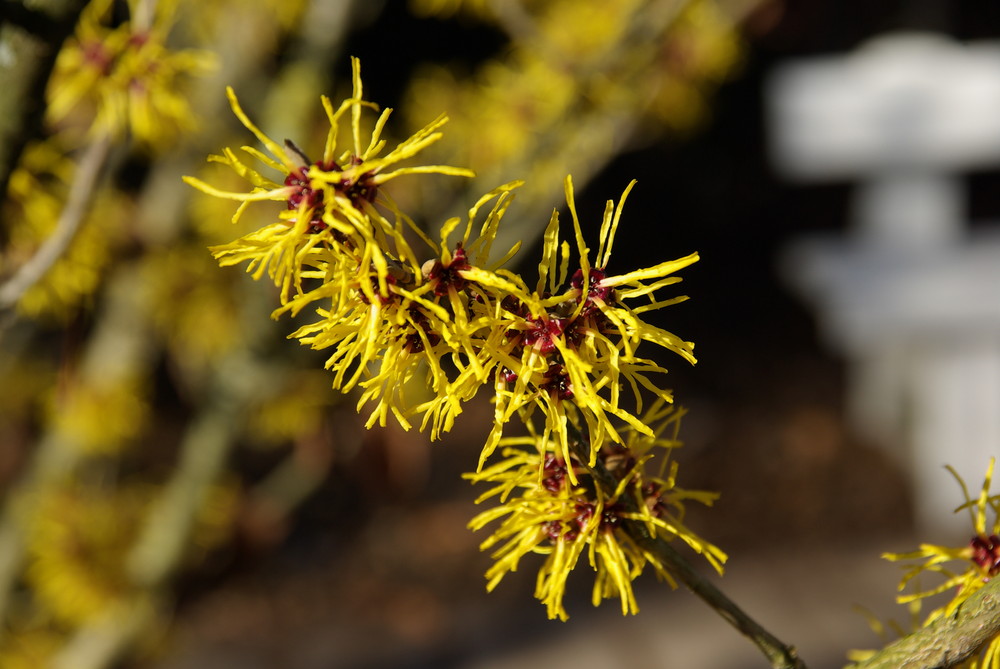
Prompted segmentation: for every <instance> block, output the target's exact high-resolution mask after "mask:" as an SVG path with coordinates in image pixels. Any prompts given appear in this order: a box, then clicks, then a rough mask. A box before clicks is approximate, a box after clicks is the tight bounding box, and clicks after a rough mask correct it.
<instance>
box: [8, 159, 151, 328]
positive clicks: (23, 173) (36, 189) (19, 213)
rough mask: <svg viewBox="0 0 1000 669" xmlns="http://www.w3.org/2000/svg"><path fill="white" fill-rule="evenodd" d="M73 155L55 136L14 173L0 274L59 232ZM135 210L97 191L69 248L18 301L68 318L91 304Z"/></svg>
mask: <svg viewBox="0 0 1000 669" xmlns="http://www.w3.org/2000/svg"><path fill="white" fill-rule="evenodd" d="M75 169H76V168H75V165H74V164H73V161H72V160H71V159H70V158H69V157H68V156H67V155H66V154H65V153H64V152H63V151H61V150H60V149H59V148H58V147H57V145H56V143H55V142H54V141H52V140H49V141H47V142H42V143H36V144H31V145H29V146H28V148H27V150H26V151H25V153H24V155H23V157H22V159H21V163H20V165H19V166H18V167H17V169H15V170H14V172H13V173H12V174H11V178H10V184H9V186H8V191H7V200H6V202H5V203H4V207H3V215H4V218H5V219H6V220H7V221H9V222H10V226H9V230H10V233H9V234H10V243H9V246H8V248H7V249H5V252H4V254H3V257H2V258H0V260H2V261H3V263H4V265H3V266H0V276H2V275H5V274H7V273H8V272H9V273H13V271H15V269H16V268H17V267H19V266H21V265H22V264H24V263H25V262H27V261H28V260H29V259H30V258H31V257H32V256H34V255H35V253H37V251H38V248H39V247H40V246H41V245H42V244H43V242H44V241H45V240H46V239H47V238H48V237H49V236H50V235H51V234H52V233H53V231H54V230H55V228H56V223H57V221H58V220H59V216H60V214H61V212H62V209H63V205H64V202H65V200H66V196H67V193H68V190H69V184H70V183H71V182H72V180H73V175H74V172H75ZM130 210H131V205H130V203H129V202H128V201H127V200H126V199H125V198H123V197H121V196H119V195H116V194H114V193H112V192H110V191H106V190H102V191H100V192H98V193H96V194H95V198H94V203H93V205H92V207H91V209H90V210H89V212H88V214H87V217H86V221H85V222H84V225H82V226H80V230H79V231H78V232H77V234H76V236H75V237H74V238H73V241H72V244H71V245H70V246H69V249H68V250H67V251H66V253H65V254H63V255H62V256H61V257H60V258H58V259H57V260H56V261H55V263H53V265H52V267H51V268H50V269H49V271H47V272H46V273H45V275H44V276H43V277H42V279H41V280H40V281H38V282H37V283H36V284H34V285H33V286H31V287H30V288H29V289H28V290H27V291H26V292H25V293H24V295H22V296H21V298H20V299H19V300H18V302H17V310H18V311H19V312H20V313H22V314H24V315H27V316H32V317H41V316H48V317H54V318H56V319H63V320H64V319H68V318H69V317H71V316H72V315H73V314H75V313H77V312H78V310H79V309H80V308H81V307H83V306H86V305H87V304H88V301H89V300H90V298H91V297H92V296H93V295H94V293H95V291H96V290H97V288H98V287H99V286H100V283H101V279H102V278H103V275H104V271H105V269H106V268H107V267H108V265H109V264H110V262H111V260H112V257H113V254H114V251H115V249H116V248H117V246H118V245H119V244H120V242H121V241H122V240H123V239H124V238H125V235H126V227H125V226H126V221H127V220H128V215H129V212H130Z"/></svg>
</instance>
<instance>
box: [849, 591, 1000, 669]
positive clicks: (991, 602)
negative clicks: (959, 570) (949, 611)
mask: <svg viewBox="0 0 1000 669" xmlns="http://www.w3.org/2000/svg"><path fill="white" fill-rule="evenodd" d="M997 634H1000V579H993V581H992V582H990V583H988V584H986V585H985V586H983V587H982V588H981V589H980V590H978V591H977V592H976V593H975V594H973V595H972V596H970V597H969V598H968V599H967V600H965V602H963V603H962V605H961V606H960V607H959V608H958V610H957V611H956V612H955V613H954V615H951V616H945V617H942V618H939V619H938V620H935V621H934V622H933V623H931V624H930V625H928V626H927V627H923V628H921V629H919V630H917V631H916V632H914V633H913V634H909V635H907V636H904V637H903V638H902V639H898V640H897V641H894V642H893V643H891V644H889V645H888V646H886V647H885V648H883V649H882V650H880V651H879V652H878V653H876V654H875V655H873V656H872V657H870V658H868V659H867V660H865V661H864V662H858V663H857V664H852V665H850V669H945V668H946V667H954V666H955V665H957V664H959V663H960V662H963V661H965V660H967V659H969V658H970V657H972V656H973V655H974V654H976V652H978V651H979V650H980V649H981V648H982V647H983V645H984V644H985V643H987V642H989V641H990V639H992V638H994V637H995V636H996V635H997Z"/></svg>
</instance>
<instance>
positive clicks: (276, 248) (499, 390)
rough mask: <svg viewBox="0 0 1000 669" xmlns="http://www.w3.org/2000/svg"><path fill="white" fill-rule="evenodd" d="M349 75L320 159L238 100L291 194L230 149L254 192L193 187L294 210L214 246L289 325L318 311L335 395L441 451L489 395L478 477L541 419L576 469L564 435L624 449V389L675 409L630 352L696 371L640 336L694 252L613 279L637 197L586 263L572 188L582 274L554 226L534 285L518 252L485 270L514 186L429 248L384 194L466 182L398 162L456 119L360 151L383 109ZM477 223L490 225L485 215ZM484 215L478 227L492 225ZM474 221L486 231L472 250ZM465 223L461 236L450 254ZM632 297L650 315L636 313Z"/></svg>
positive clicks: (438, 168)
mask: <svg viewBox="0 0 1000 669" xmlns="http://www.w3.org/2000/svg"><path fill="white" fill-rule="evenodd" d="M353 65H354V91H353V95H352V97H350V98H348V99H347V100H345V101H344V102H343V103H342V104H341V105H340V106H339V107H337V108H334V106H333V105H332V104H331V103H330V101H329V100H328V99H326V98H324V99H323V106H324V108H325V109H326V112H327V116H328V120H329V123H330V129H329V132H328V135H327V141H326V146H325V148H324V151H323V154H322V156H321V158H320V160H318V161H316V162H312V161H310V160H309V159H308V158H306V156H305V154H304V152H303V151H302V150H301V149H299V148H298V147H296V146H295V145H294V144H293V143H292V142H290V141H286V142H285V145H284V146H281V145H279V144H278V143H277V142H275V141H274V140H272V139H271V138H269V137H268V136H267V135H265V134H264V133H263V132H262V131H261V130H259V129H258V128H257V127H256V126H255V125H254V124H253V122H252V121H251V120H250V119H249V118H248V116H247V115H246V113H245V112H244V111H243V110H242V108H241V107H240V105H239V103H238V101H237V99H236V96H235V95H234V94H233V93H232V91H230V93H229V94H230V101H231V103H232V106H233V109H234V111H235V113H236V115H237V116H238V117H239V119H240V120H241V121H242V122H243V124H244V125H245V126H246V127H247V128H248V129H249V130H250V131H251V132H253V133H254V135H256V137H257V138H258V139H259V140H260V141H261V142H262V144H263V145H264V146H265V147H266V148H267V149H268V151H269V152H270V154H271V155H270V156H268V155H266V154H264V153H262V152H261V151H259V150H257V149H254V148H251V147H244V149H243V152H244V153H245V154H246V155H248V156H250V157H251V158H255V159H257V160H259V161H260V162H262V163H263V164H264V165H266V166H267V167H270V168H272V169H274V170H277V171H278V173H279V174H281V175H283V176H282V177H279V178H281V181H280V182H279V181H276V180H274V179H270V178H268V177H266V176H264V175H263V174H261V173H260V172H258V171H257V170H255V169H254V168H253V167H251V166H250V165H249V164H247V162H244V158H243V157H241V156H239V155H237V154H236V152H234V151H232V150H231V149H225V150H224V151H223V154H222V155H219V156H212V157H211V158H210V160H213V161H216V162H220V163H223V164H225V165H228V166H229V167H230V168H232V169H233V170H235V171H236V172H237V173H238V174H240V175H241V176H242V177H244V178H245V179H246V180H247V181H249V182H250V184H251V185H252V186H253V188H252V189H251V190H250V191H249V192H229V191H221V190H218V189H216V188H214V187H212V186H210V185H209V184H207V183H205V182H204V181H201V180H200V179H195V178H191V177H188V178H187V181H188V183H190V184H192V185H193V186H195V187H196V188H199V189H201V190H202V191H204V192H206V193H208V194H211V195H215V196H218V197H223V198H229V199H233V200H237V201H240V202H241V204H240V207H239V209H238V210H237V212H236V214H235V216H234V220H236V219H238V218H239V217H240V215H241V214H242V213H243V211H244V209H245V207H246V206H247V205H249V204H250V203H253V202H256V201H260V200H276V201H279V202H283V203H285V209H284V211H282V212H281V213H279V214H278V217H277V220H276V221H274V222H273V223H271V224H268V225H265V226H264V227H263V228H261V229H259V230H256V231H254V232H251V233H249V234H247V235H244V236H243V237H241V238H239V239H237V240H236V241H234V242H231V243H229V244H226V245H222V246H218V247H215V248H214V249H213V252H214V254H215V255H216V257H217V258H219V259H220V262H221V263H222V264H223V265H232V264H238V263H243V262H247V263H248V264H249V268H248V271H252V272H253V276H254V277H255V278H260V277H262V276H263V275H264V274H265V273H267V274H268V276H269V277H270V278H271V279H272V280H273V281H274V283H275V285H276V286H278V287H279V288H280V299H281V301H282V305H283V306H282V307H281V308H280V309H279V310H278V313H280V312H284V311H288V312H291V313H293V314H295V313H299V312H300V311H302V310H303V309H304V308H305V307H307V306H313V307H314V308H315V309H316V312H317V313H318V315H319V316H320V319H319V320H317V321H315V322H313V323H311V324H308V325H305V326H303V327H301V328H300V329H299V330H297V331H296V332H295V333H293V335H292V336H293V337H295V338H298V339H300V340H301V341H302V342H303V343H304V344H307V345H309V346H311V347H313V348H316V349H328V350H330V351H331V354H330V357H329V358H328V360H327V363H326V366H327V367H328V368H329V369H331V370H332V371H333V372H334V381H333V385H334V387H335V388H338V389H340V390H342V391H345V392H346V391H349V390H351V389H353V388H355V387H357V388H360V389H361V396H360V400H359V404H358V406H359V409H360V407H362V406H364V405H366V404H369V403H371V404H373V405H374V407H373V411H372V414H371V418H370V419H369V426H371V425H374V424H375V423H378V424H380V425H384V424H385V422H386V420H387V417H388V416H389V415H392V416H394V417H395V419H396V420H397V421H398V422H399V424H400V425H402V426H403V427H405V428H409V427H410V426H411V420H412V419H413V417H414V416H419V417H420V418H421V428H422V429H428V430H429V431H430V433H431V436H432V438H436V437H437V436H439V435H440V434H441V433H442V432H445V431H447V430H449V429H450V428H451V427H452V425H453V423H454V419H455V417H456V416H457V415H458V414H459V413H461V411H462V403H463V402H465V401H467V400H469V399H471V398H472V397H474V396H475V395H476V394H477V392H478V390H479V389H480V388H481V387H483V386H484V385H491V386H492V387H493V389H494V391H495V397H496V425H495V427H494V430H493V432H492V434H491V435H490V437H489V439H488V442H487V444H486V447H485V448H484V450H483V457H482V460H481V462H480V465H482V464H483V462H484V461H485V459H486V458H487V457H488V456H489V454H490V453H491V452H492V451H493V450H494V449H495V448H496V446H497V444H498V443H499V440H500V438H501V436H502V430H503V426H504V425H505V424H507V423H508V422H510V421H511V419H512V418H514V417H515V416H516V415H519V414H531V413H532V412H533V411H534V410H535V409H540V410H541V412H542V413H543V414H544V416H545V430H544V433H543V438H544V439H546V440H547V439H550V438H551V439H554V440H555V442H556V443H557V444H558V452H559V455H560V457H562V458H563V459H564V460H568V459H569V437H568V426H575V427H576V428H577V429H586V431H587V434H588V438H589V442H590V444H591V451H592V456H591V459H593V457H596V454H597V453H598V452H599V451H600V449H601V447H602V445H603V444H604V442H605V440H606V439H607V438H610V439H611V441H613V442H617V443H622V437H621V435H620V434H618V432H617V430H616V428H615V427H613V424H612V420H611V419H612V418H617V419H620V420H622V421H624V422H625V423H627V424H628V425H630V426H631V427H633V428H634V429H636V430H639V431H641V432H644V433H646V434H649V428H648V427H646V426H645V425H644V424H643V423H642V421H640V420H639V418H638V417H637V416H636V415H635V414H634V413H632V412H631V411H630V410H629V409H626V408H625V402H622V401H621V394H622V393H621V389H622V388H623V387H626V386H627V387H629V388H631V390H632V393H633V395H634V396H635V404H636V406H637V409H636V412H639V411H641V410H642V397H641V393H642V391H652V392H653V393H654V394H655V395H656V396H658V397H660V398H661V399H664V400H668V401H669V400H670V392H669V391H667V390H665V389H662V388H660V387H659V386H657V385H656V383H655V382H654V380H653V377H655V375H657V374H662V373H664V372H665V371H666V370H665V369H664V368H663V367H661V366H659V365H658V364H657V363H655V362H653V361H652V360H650V359H646V358H642V357H639V356H638V355H637V354H636V349H637V347H638V346H639V344H640V343H641V342H643V341H649V342H652V343H655V344H658V345H659V346H661V347H664V348H667V349H669V350H672V351H675V352H677V353H679V354H680V355H682V356H683V357H685V358H687V359H688V360H690V361H692V362H693V361H694V358H693V355H692V353H691V350H692V346H693V345H692V344H691V343H690V342H685V341H683V340H681V339H680V338H678V337H676V336H675V335H673V334H671V333H669V332H667V331H665V330H663V329H660V328H657V327H654V326H652V325H650V324H648V323H646V322H645V321H644V320H643V319H642V315H643V314H644V313H645V312H647V311H650V310H653V309H658V308H660V307H663V306H666V305H668V304H672V303H675V302H678V301H680V300H683V299H685V298H683V297H675V298H672V299H666V300H657V299H656V298H655V293H656V291H657V290H659V289H661V288H663V287H665V286H668V285H671V284H673V283H676V282H677V281H679V280H680V279H679V278H677V277H675V276H672V275H673V273H674V272H675V271H677V270H679V269H681V268H683V267H685V266H687V265H689V264H691V263H693V262H695V261H696V260H697V258H698V257H697V255H696V254H691V255H689V256H687V257H685V258H681V259H679V260H674V261H669V262H665V263H661V264H659V265H656V266H654V267H649V268H645V269H641V270H636V271H633V272H628V273H625V274H620V275H612V274H611V273H610V272H608V270H607V266H608V262H609V260H610V256H611V250H612V245H613V241H614V237H615V233H616V231H617V229H618V225H619V222H620V218H621V213H622V205H623V204H624V199H625V196H627V195H628V192H629V190H630V189H631V187H632V185H631V184H630V185H629V188H628V189H626V191H625V194H624V195H623V197H622V200H621V202H619V204H618V205H617V207H616V206H614V203H612V202H609V203H608V206H607V208H606V210H605V213H604V219H603V222H602V226H601V233H600V246H599V249H598V253H597V256H596V257H595V258H593V259H591V257H590V254H589V249H588V247H587V245H586V242H585V241H584V239H583V234H582V231H581V226H580V221H579V219H578V217H577V213H576V208H575V205H574V202H573V189H572V182H571V181H570V180H569V179H568V178H567V180H566V196H567V202H568V205H569V210H570V213H571V215H572V219H573V229H574V234H575V246H576V252H577V253H576V255H577V256H578V263H579V268H578V269H577V270H575V271H574V272H573V273H572V274H571V273H570V271H569V267H570V262H571V255H572V253H571V246H570V244H569V242H567V241H562V242H560V240H559V221H558V216H556V215H553V217H552V219H551V221H550V223H549V226H548V228H547V230H546V232H545V246H544V250H543V258H542V262H541V264H540V265H539V279H538V282H537V284H536V285H535V286H534V287H533V288H529V287H528V285H527V284H526V283H525V281H524V280H523V279H522V278H521V277H520V276H519V275H517V274H515V273H514V272H511V271H509V270H505V269H502V268H501V265H503V264H504V263H505V262H506V260H508V259H509V258H510V256H511V255H512V254H513V253H514V252H515V251H516V247H515V248H514V249H511V250H510V251H509V252H508V253H507V254H505V255H504V256H503V257H502V258H501V259H500V260H499V261H496V262H494V261H491V259H490V252H491V246H492V240H493V239H494V238H495V235H496V231H497V228H498V226H499V224H500V222H501V219H502V218H503V216H504V214H505V213H506V211H507V209H508V207H509V206H510V203H511V200H512V197H513V192H514V190H515V189H516V188H517V187H518V186H519V185H520V183H519V182H513V183H510V184H506V185H504V186H501V187H499V188H497V189H495V190H493V191H492V192H490V193H487V194H486V195H485V196H484V197H482V198H481V199H480V200H479V201H478V202H477V203H476V204H475V205H474V206H473V207H472V208H471V209H470V210H469V212H468V216H467V219H466V221H465V223H464V226H462V220H461V219H459V218H452V219H449V220H448V221H446V222H445V223H444V224H443V225H442V228H441V233H440V242H435V241H433V240H431V239H430V238H429V237H428V236H427V235H426V234H425V233H423V232H422V231H421V230H420V229H419V228H418V227H417V226H416V225H415V224H414V222H413V221H412V220H411V219H410V218H409V217H407V216H406V215H405V214H404V213H403V212H401V211H400V210H399V208H398V207H397V206H396V204H395V203H394V202H393V201H392V200H391V199H390V198H389V197H388V196H387V195H386V194H385V193H384V190H383V189H382V186H383V184H385V183H386V182H388V181H390V180H391V179H394V178H396V177H398V176H401V175H405V174H417V173H432V172H433V173H439V174H449V175H458V176H468V175H471V173H470V172H469V171H468V170H464V169H460V168H455V167H449V166H442V165H433V166H417V167H399V166H398V163H400V162H401V161H403V160H405V159H408V158H411V157H413V156H415V155H416V154H417V153H418V152H419V151H420V150H421V149H423V148H424V147H426V146H427V145H429V144H431V143H432V142H434V141H436V140H437V139H438V138H439V137H440V133H439V132H438V129H439V128H440V127H441V126H442V125H443V124H444V123H445V121H446V120H447V119H446V118H445V117H443V116H442V117H439V118H438V119H436V120H434V121H433V122H432V123H430V124H428V125H427V126H426V127H425V128H423V129H422V130H421V131H419V132H418V133H417V134H415V135H414V136H412V137H410V138H409V139H407V140H405V141H403V142H401V143H400V144H398V145H397V146H396V148H394V149H393V150H391V151H389V152H388V153H385V154H384V155H383V154H382V153H381V152H382V150H383V148H384V147H385V144H386V142H385V140H383V139H382V138H381V134H380V133H381V131H382V129H383V128H384V126H385V123H386V120H387V118H388V115H389V113H390V111H391V110H388V109H387V110H385V111H384V112H382V113H381V114H380V115H379V116H378V119H377V121H376V122H375V124H374V130H373V132H372V136H371V138H370V139H369V140H368V141H367V142H362V140H361V129H360V117H361V113H362V111H364V110H365V109H375V108H376V106H375V105H374V104H373V103H371V102H368V101H366V100H364V99H363V97H362V84H361V77H360V66H359V64H358V61H357V60H356V59H355V60H354V61H353ZM348 114H349V115H350V129H351V133H352V136H353V147H352V148H351V149H349V150H347V151H344V152H343V153H340V154H338V153H337V138H338V131H339V125H340V122H341V120H342V119H343V118H344V117H346V116H347V115H348ZM481 212H487V213H486V214H485V216H483V217H481V216H480V213H481ZM479 218H483V219H484V220H483V221H482V222H481V224H479V223H478V221H477V219H479ZM477 225H479V235H478V236H477V237H476V238H475V239H472V231H473V228H474V227H476V226H477ZM460 226H462V227H463V228H464V229H463V232H462V235H461V237H460V238H459V239H457V240H454V241H453V240H452V239H451V237H452V235H453V233H455V231H456V230H457V229H458V228H459V227H460ZM407 233H410V234H412V235H416V236H418V237H420V238H421V239H422V240H423V241H424V242H425V243H426V245H427V246H428V247H429V248H430V249H431V250H432V252H433V257H431V258H430V259H428V260H423V259H421V258H418V256H417V254H416V252H415V251H414V249H413V247H412V246H411V245H410V243H409V241H408V238H407ZM639 298H643V299H644V300H645V303H644V304H640V305H637V306H631V305H630V304H629V303H630V302H631V301H632V300H633V299H639ZM421 371H423V372H424V375H425V376H424V378H425V380H426V383H425V384H422V385H424V386H425V394H424V395H423V398H421V399H422V401H419V400H418V401H411V400H410V398H408V397H407V386H408V383H407V382H408V381H410V380H411V379H414V378H417V375H418V374H419V373H421ZM428 393H429V394H428ZM570 476H571V477H572V476H573V474H572V472H571V473H570Z"/></svg>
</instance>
